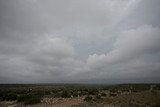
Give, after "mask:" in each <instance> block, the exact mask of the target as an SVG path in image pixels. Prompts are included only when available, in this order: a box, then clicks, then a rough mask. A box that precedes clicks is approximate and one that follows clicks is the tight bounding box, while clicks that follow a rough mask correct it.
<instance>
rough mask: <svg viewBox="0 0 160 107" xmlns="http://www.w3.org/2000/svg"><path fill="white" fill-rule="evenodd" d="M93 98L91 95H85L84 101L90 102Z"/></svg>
mask: <svg viewBox="0 0 160 107" xmlns="http://www.w3.org/2000/svg"><path fill="white" fill-rule="evenodd" d="M92 100H93V97H92V96H86V97H85V99H84V101H87V102H90V101H92Z"/></svg>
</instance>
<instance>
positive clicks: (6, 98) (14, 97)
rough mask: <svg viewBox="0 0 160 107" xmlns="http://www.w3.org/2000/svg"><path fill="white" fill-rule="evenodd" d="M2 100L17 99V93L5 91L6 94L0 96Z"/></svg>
mask: <svg viewBox="0 0 160 107" xmlns="http://www.w3.org/2000/svg"><path fill="white" fill-rule="evenodd" d="M2 99H3V100H11V101H13V100H17V94H15V93H7V94H4V95H3V97H2Z"/></svg>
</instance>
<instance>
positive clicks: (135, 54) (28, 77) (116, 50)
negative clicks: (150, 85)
mask: <svg viewBox="0 0 160 107" xmlns="http://www.w3.org/2000/svg"><path fill="white" fill-rule="evenodd" d="M159 4H160V1H159V0H79V1H78V0H76V1H75V0H67V1H66V0H61V1H59V0H45V1H43V0H24V1H21V0H14V1H13V0H7V1H6V0H1V1H0V83H47V82H49V83H51V82H52V83H56V82H70V83H75V82H78V83H79V82H82V83H83V82H85V83H124V82H126V83H127V82H160V79H159V78H160V71H159V70H160V42H159V41H160V23H159V18H160V11H159V9H160V8H159Z"/></svg>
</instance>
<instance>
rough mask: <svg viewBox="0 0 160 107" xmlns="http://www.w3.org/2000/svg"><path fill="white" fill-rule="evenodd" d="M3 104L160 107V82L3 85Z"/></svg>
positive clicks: (21, 106)
mask: <svg viewBox="0 0 160 107" xmlns="http://www.w3.org/2000/svg"><path fill="white" fill-rule="evenodd" d="M0 107H160V85H159V84H122V85H86V84H26V85H24V84H1V85H0Z"/></svg>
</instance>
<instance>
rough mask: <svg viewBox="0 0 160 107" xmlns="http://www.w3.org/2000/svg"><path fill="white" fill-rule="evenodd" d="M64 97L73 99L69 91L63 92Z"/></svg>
mask: <svg viewBox="0 0 160 107" xmlns="http://www.w3.org/2000/svg"><path fill="white" fill-rule="evenodd" d="M62 97H64V98H69V97H71V93H70V92H69V91H68V90H65V91H63V92H62Z"/></svg>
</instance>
